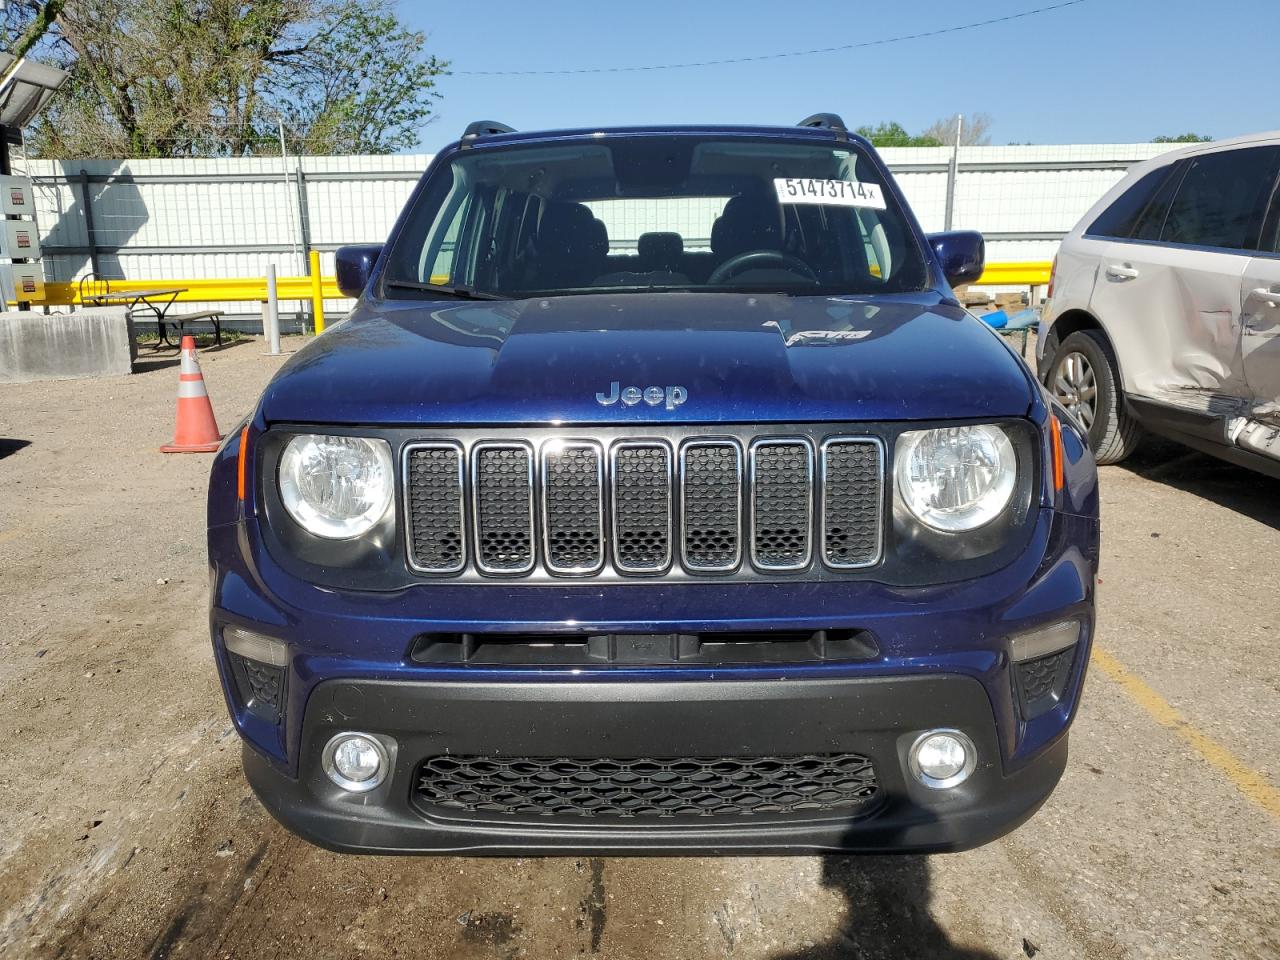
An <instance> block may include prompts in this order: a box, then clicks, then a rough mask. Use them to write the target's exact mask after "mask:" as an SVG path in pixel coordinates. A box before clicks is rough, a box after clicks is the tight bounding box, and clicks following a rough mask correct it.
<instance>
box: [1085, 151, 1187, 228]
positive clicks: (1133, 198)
mask: <svg viewBox="0 0 1280 960" xmlns="http://www.w3.org/2000/svg"><path fill="white" fill-rule="evenodd" d="M1175 166H1177V164H1169V165H1167V166H1164V167H1161V168H1160V169H1158V170H1152V171H1151V172H1150V173H1148V174H1147V175H1146V176H1144V177H1142V178H1140V179H1139V180H1138V182H1137V183H1135V184H1134V185H1133V186H1131V187H1130V188H1129V189H1128V190H1126V191H1125V192H1124V193H1122V194H1120V196H1119V197H1117V198H1116V199H1115V201H1114V202H1112V204H1111V206H1109V207H1107V209H1105V210H1103V211H1102V213H1101V214H1099V216H1098V218H1097V219H1096V220H1094V221H1093V223H1091V224H1090V225H1089V229H1088V230H1086V231H1085V233H1086V234H1088V235H1090V236H1094V237H1116V238H1118V239H1127V238H1128V237H1131V236H1132V235H1133V231H1134V227H1135V226H1137V224H1138V221H1139V219H1140V218H1141V217H1142V215H1143V212H1144V211H1145V210H1146V209H1147V208H1148V206H1150V204H1151V200H1152V198H1154V197H1155V195H1156V192H1157V191H1158V190H1159V189H1160V187H1161V186H1162V185H1163V184H1164V183H1165V182H1166V181H1167V180H1169V179H1170V174H1171V172H1172V171H1173V168H1174V167H1175ZM1158 229H1159V228H1158V227H1157V230H1158Z"/></svg>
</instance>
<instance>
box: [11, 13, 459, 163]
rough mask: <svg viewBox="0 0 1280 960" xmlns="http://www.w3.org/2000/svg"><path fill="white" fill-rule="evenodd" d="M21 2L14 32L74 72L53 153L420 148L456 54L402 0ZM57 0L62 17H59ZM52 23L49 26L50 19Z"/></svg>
mask: <svg viewBox="0 0 1280 960" xmlns="http://www.w3.org/2000/svg"><path fill="white" fill-rule="evenodd" d="M58 7H59V4H57V3H37V2H33V0H17V2H15V3H12V4H10V6H9V7H8V9H7V16H8V19H9V23H8V26H9V27H10V35H14V34H15V33H16V34H19V35H21V36H23V37H24V38H27V39H28V40H29V38H30V37H31V35H32V33H33V32H39V34H40V36H39V38H38V40H36V41H34V51H35V54H36V55H39V56H40V57H41V58H42V59H45V60H48V61H51V62H53V63H55V64H57V65H58V66H62V67H64V68H65V69H67V70H69V71H70V73H71V77H70V79H69V81H68V82H67V84H66V86H65V87H64V88H63V90H62V91H61V92H60V93H59V94H58V96H56V97H55V98H54V99H53V101H51V102H50V105H49V107H48V109H47V110H46V112H45V113H44V114H43V115H42V116H41V117H40V118H39V119H38V120H37V121H36V123H35V124H34V126H33V128H32V131H31V134H30V136H29V143H30V144H31V145H32V146H33V147H34V148H35V149H36V150H37V151H38V152H40V153H41V154H43V155H46V156H61V157H70V156H119V157H125V156H130V157H165V156H176V157H196V156H242V155H246V154H253V153H260V152H274V151H278V150H279V148H280V145H279V139H278V133H277V131H278V129H279V124H280V123H281V122H283V125H284V127H285V129H286V134H287V139H288V140H289V145H290V149H291V150H294V151H297V152H307V153H357V152H389V151H394V150H400V149H404V148H406V147H411V146H413V145H415V144H416V143H417V141H418V134H419V132H420V130H421V128H422V126H423V125H424V124H426V123H428V122H429V121H430V119H431V117H432V111H433V108H434V104H435V101H436V100H437V99H438V96H439V94H438V92H437V90H436V86H435V82H436V78H437V77H438V76H439V75H440V74H442V73H444V72H446V68H447V66H448V65H447V63H445V62H444V61H442V60H439V59H437V58H436V57H434V56H431V55H429V54H427V53H426V52H425V46H426V37H425V36H424V35H423V34H422V33H420V32H418V31H414V30H410V29H408V28H407V27H405V25H404V24H403V23H402V22H401V21H400V19H399V17H398V16H397V14H396V9H395V5H394V3H393V2H392V0H257V2H238V0H63V2H62V3H61V4H60V9H58ZM50 8H53V13H54V14H56V16H53V17H51V16H50ZM42 24H44V27H43V29H41V25H42Z"/></svg>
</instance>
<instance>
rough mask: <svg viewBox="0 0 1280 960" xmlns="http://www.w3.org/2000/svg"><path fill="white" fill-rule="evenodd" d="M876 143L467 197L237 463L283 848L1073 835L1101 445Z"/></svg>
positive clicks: (761, 151) (605, 849) (267, 786)
mask: <svg viewBox="0 0 1280 960" xmlns="http://www.w3.org/2000/svg"><path fill="white" fill-rule="evenodd" d="M982 262H983V246H982V238H981V237H980V236H978V235H976V234H972V233H959V232H957V233H945V234H936V235H932V236H925V235H924V234H923V233H922V232H921V230H920V227H919V225H918V224H917V223H916V221H915V219H914V217H913V216H912V214H911V212H910V211H909V210H908V209H907V206H906V204H905V203H904V201H903V198H902V195H901V193H900V191H899V190H898V187H897V186H896V185H895V183H894V181H893V178H892V177H891V176H890V174H889V172H888V171H887V170H886V169H885V167H884V164H883V163H882V162H881V160H880V159H879V158H878V157H877V155H876V153H875V151H874V150H873V149H872V148H871V147H870V145H869V144H867V143H866V142H865V141H863V140H861V139H860V138H858V137H856V136H853V135H851V134H850V133H849V132H848V131H847V130H846V128H845V125H844V124H843V123H842V122H841V121H840V119H839V118H838V117H835V116H833V115H830V114H823V115H818V116H815V117H812V118H809V119H808V120H806V121H804V122H803V123H801V124H800V125H799V126H797V127H795V128H767V127H759V128H757V127H712V126H708V127H696V128H688V127H663V128H627V129H609V130H569V131H555V132H549V133H532V134H529V133H517V132H515V131H513V130H511V129H509V128H507V127H504V126H502V125H501V124H494V123H478V124H473V125H472V126H471V127H469V128H468V129H467V131H466V133H465V135H464V136H463V137H462V138H461V140H460V141H459V142H458V143H455V144H453V145H451V146H449V147H448V148H446V149H445V150H443V151H442V152H441V153H440V154H439V156H437V157H436V158H435V160H434V162H433V163H432V164H431V166H430V169H428V170H427V172H426V174H425V175H424V176H423V178H422V180H421V182H420V184H419V185H418V187H417V188H416V190H415V191H414V193H413V195H412V197H411V198H410V200H409V202H408V205H407V206H406V208H405V210H404V212H403V214H402V215H401V217H400V219H399V221H398V222H397V224H396V226H395V228H394V230H393V231H392V234H391V237H390V239H389V240H388V241H387V243H386V244H385V245H384V246H382V247H368V246H363V247H347V248H344V249H342V250H340V251H339V252H338V256H337V269H338V281H339V285H340V286H341V288H342V289H343V291H344V292H346V293H347V294H349V295H350V296H352V297H358V302H357V304H356V306H355V308H354V310H353V311H352V313H351V315H350V317H349V318H348V319H347V320H345V321H344V322H342V323H340V324H338V325H335V326H334V327H332V328H331V329H330V330H329V331H327V332H326V333H325V334H324V335H323V336H321V337H318V338H317V339H316V340H314V341H313V342H311V343H310V344H308V345H307V346H306V347H305V348H304V349H302V350H300V351H299V352H298V353H297V354H296V355H295V356H294V357H292V358H291V359H290V360H289V362H288V363H286V364H285V365H284V367H283V368H282V369H281V370H280V372H279V373H278V374H277V375H276V377H275V378H274V379H273V380H272V381H271V383H270V385H269V386H268V387H267V389H266V391H265V392H264V393H263V395H262V398H261V400H260V401H259V402H258V404H257V407H256V409H255V410H254V412H253V414H252V415H251V416H250V417H249V418H248V419H247V420H246V421H245V423H244V424H242V425H241V427H240V428H239V429H237V430H236V431H234V433H233V434H232V436H231V439H230V440H229V441H228V442H227V443H226V445H225V446H224V447H223V448H222V450H221V451H220V452H219V454H218V456H217V459H216V462H215V464H214V467H213V475H212V479H211V484H210V491H209V562H210V565H211V568H212V605H211V611H210V626H211V629H212V635H213V647H214V652H215V655H216V658H217V664H218V669H219V672H220V674H221V678H222V686H223V689H224V691H225V693H226V698H227V704H228V706H229V708H230V711H231V715H232V717H233V718H234V720H235V724H236V727H237V729H238V730H239V732H240V734H241V735H242V737H243V738H244V744H245V748H244V765H245V769H246V772H247V775H248V778H249V781H250V783H251V784H252V785H253V788H254V790H255V791H256V792H257V794H258V796H259V797H260V798H261V800H262V802H263V803H264V804H265V805H266V807H267V808H268V809H269V810H270V811H271V812H272V813H273V814H274V815H275V816H276V817H277V818H278V819H279V820H280V821H281V822H282V823H284V824H285V825H286V826H288V827H289V828H290V829H291V830H294V831H296V832H297V833H299V834H301V835H302V836H303V837H306V838H307V839H309V840H311V841H314V842H315V843H318V844H321V845H323V846H326V847H329V848H332V849H336V850H348V851H364V852H397V851H399V852H420V853H444V852H466V853H500V854H538V853H547V854H550V853H582V852H594V853H626V852H666V853H671V852H678V851H712V852H715V851H719V852H730V851H802V850H877V851H890V850H954V849H960V848H964V847H969V846H973V845H976V844H980V843H983V842H985V841H988V840H991V839H993V838H995V837H997V836H1000V835H1001V834H1003V833H1005V832H1006V831H1008V830H1010V829H1012V828H1013V827H1015V826H1016V825H1017V824H1019V823H1021V822H1022V821H1023V820H1025V819H1026V818H1027V817H1029V816H1030V815H1031V814H1032V812H1033V811H1035V809H1036V808H1037V807H1038V806H1039V805H1040V804H1041V803H1042V802H1043V801H1044V800H1045V798H1046V797H1047V796H1048V794H1049V792H1050V791H1051V790H1052V789H1053V787H1054V784H1055V783H1056V782H1057V780H1058V778H1059V776H1060V775H1061V773H1062V770H1063V766H1064V764H1065V762H1066V757H1067V727H1068V725H1069V724H1070V722H1071V719H1072V716H1073V714H1074V712H1075V709H1076V705H1077V703H1078V702H1079V696H1080V688H1081V683H1082V680H1083V678H1084V674H1085V668H1086V664H1087V661H1088V655H1089V646H1090V641H1091V637H1092V633H1093V622H1094V614H1093V611H1094V588H1093V584H1094V571H1095V568H1096V564H1097V562H1098V499H1097V489H1096V473H1095V469H1094V463H1093V458H1092V456H1091V455H1090V454H1089V452H1088V450H1087V448H1086V446H1085V443H1084V441H1083V439H1082V436H1081V434H1080V431H1079V430H1078V429H1077V427H1076V426H1075V424H1074V423H1073V422H1072V421H1071V420H1070V419H1069V418H1068V416H1067V415H1066V414H1065V413H1064V412H1063V411H1062V410H1061V409H1060V408H1056V407H1054V406H1053V404H1052V401H1051V400H1050V399H1048V397H1047V396H1046V394H1045V393H1044V391H1043V390H1042V389H1041V388H1040V386H1039V385H1038V384H1037V383H1036V381H1035V379H1034V378H1033V377H1032V375H1031V374H1030V373H1029V371H1028V370H1027V368H1026V366H1025V365H1024V364H1023V363H1022V362H1021V361H1020V359H1019V358H1018V357H1017V356H1016V355H1015V354H1014V353H1012V352H1011V351H1010V350H1009V349H1008V348H1006V347H1005V345H1004V344H1003V342H1002V341H1001V340H1000V339H999V337H997V336H996V335H995V334H994V333H992V332H991V331H990V330H988V329H987V328H986V327H985V326H984V325H983V324H982V323H981V322H979V321H978V320H976V319H974V318H973V317H972V316H970V315H969V314H967V313H966V312H965V311H964V309H962V307H961V306H960V304H959V303H958V302H957V300H956V298H955V296H954V294H953V293H952V285H953V284H961V283H965V282H969V281H972V280H974V279H976V278H977V276H978V275H979V274H980V273H981V270H982Z"/></svg>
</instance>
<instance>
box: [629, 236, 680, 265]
mask: <svg viewBox="0 0 1280 960" xmlns="http://www.w3.org/2000/svg"><path fill="white" fill-rule="evenodd" d="M636 248H637V250H638V251H639V253H640V259H641V260H642V261H643V262H645V263H654V264H662V265H664V266H670V265H673V264H676V263H679V261H680V257H681V256H682V255H683V254H684V240H683V239H682V238H681V236H680V234H678V233H656V232H655V233H642V234H641V235H640V239H639V241H638V242H637V243H636Z"/></svg>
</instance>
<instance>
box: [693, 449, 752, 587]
mask: <svg viewBox="0 0 1280 960" xmlns="http://www.w3.org/2000/svg"><path fill="white" fill-rule="evenodd" d="M739 458H740V454H739V453H738V447H737V446H736V445H735V444H730V443H721V444H690V445H689V446H687V447H685V450H684V478H683V482H684V487H683V490H684V562H685V566H687V567H688V568H689V569H691V570H729V569H732V568H733V567H735V566H737V564H738V559H739V557H740V556H741V552H742V529H741V528H742V507H741V503H742V469H741V467H742V465H741V461H740V459H739Z"/></svg>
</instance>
